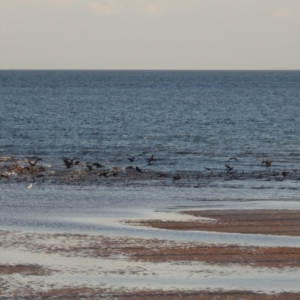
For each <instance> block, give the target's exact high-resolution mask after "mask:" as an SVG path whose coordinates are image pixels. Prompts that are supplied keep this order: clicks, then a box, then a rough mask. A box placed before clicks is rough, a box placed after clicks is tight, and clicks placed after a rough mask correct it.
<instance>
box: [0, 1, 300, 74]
mask: <svg viewBox="0 0 300 300" xmlns="http://www.w3.org/2000/svg"><path fill="white" fill-rule="evenodd" d="M0 69H300V1H299V0H0Z"/></svg>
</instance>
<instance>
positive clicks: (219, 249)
mask: <svg viewBox="0 0 300 300" xmlns="http://www.w3.org/2000/svg"><path fill="white" fill-rule="evenodd" d="M120 251H122V252H123V253H124V254H126V255H127V256H128V257H129V258H130V259H133V260H138V261H146V262H153V263H157V262H174V261H176V262H179V261H186V262H190V261H198V262H205V263H208V264H218V265H228V264H240V265H251V266H259V267H272V268H283V267H292V268H295V267H300V249H299V248H289V247H266V248H264V247H239V246H236V245H223V246H221V245H207V246H205V245H195V244H183V245H180V246H171V247H168V246H165V247H163V248H159V247H158V248H152V247H145V248H141V247H139V248H120Z"/></svg>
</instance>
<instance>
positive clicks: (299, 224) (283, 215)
mask: <svg viewBox="0 0 300 300" xmlns="http://www.w3.org/2000/svg"><path fill="white" fill-rule="evenodd" d="M182 213H184V214H188V215H191V216H195V217H206V218H212V219H214V222H207V221H203V220H201V219H200V218H199V220H191V221H163V220H141V221H139V222H128V223H131V224H136V225H137V224H139V225H143V226H149V227H154V228H161V229H169V230H202V231H215V232H228V233H244V234H268V235H286V236H300V210H206V211H184V212H182Z"/></svg>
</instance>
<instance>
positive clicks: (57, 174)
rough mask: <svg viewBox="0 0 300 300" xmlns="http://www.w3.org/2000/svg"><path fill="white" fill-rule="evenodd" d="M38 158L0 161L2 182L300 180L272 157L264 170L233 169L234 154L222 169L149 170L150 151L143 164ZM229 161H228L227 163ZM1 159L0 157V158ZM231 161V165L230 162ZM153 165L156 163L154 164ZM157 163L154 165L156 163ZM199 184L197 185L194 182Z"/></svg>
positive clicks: (30, 185)
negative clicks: (55, 162) (57, 163)
mask: <svg viewBox="0 0 300 300" xmlns="http://www.w3.org/2000/svg"><path fill="white" fill-rule="evenodd" d="M127 160H128V162H129V163H132V164H134V163H135V162H136V158H135V157H134V156H129V157H127ZM41 161H42V159H41V158H35V159H27V160H26V159H25V160H23V161H11V163H10V164H8V163H7V162H6V164H4V165H3V166H1V164H0V170H1V169H2V170H1V174H0V179H3V182H8V181H10V182H11V181H16V182H24V181H28V182H29V183H30V184H29V185H28V188H32V187H33V185H32V183H33V182H35V181H38V182H45V181H46V180H51V182H54V183H67V182H69V183H72V182H74V183H75V182H83V181H89V182H93V181H95V182H97V181H98V180H100V179H101V178H110V177H111V178H118V179H120V180H119V181H122V182H126V183H129V182H130V181H131V182H132V181H137V180H138V181H141V180H146V179H152V180H153V179H156V180H162V179H168V178H169V179H170V181H169V182H173V183H175V182H177V181H179V180H181V181H182V182H185V183H188V182H190V181H191V180H192V179H196V180H199V179H201V178H203V179H209V178H220V177H222V178H224V180H234V179H236V180H238V179H240V180H241V179H249V178H256V179H265V180H271V178H275V179H276V180H278V181H283V180H284V179H286V178H288V177H290V178H291V179H296V180H300V178H297V177H295V176H292V175H294V174H296V171H297V170H286V169H284V170H281V171H275V170H271V166H272V161H271V160H263V161H262V162H261V165H262V166H263V167H265V168H266V169H267V170H261V171H251V172H245V171H243V170H240V169H235V166H238V165H237V164H238V163H239V160H238V159H237V158H235V157H230V158H229V159H228V160H227V163H225V164H224V167H225V168H223V169H216V168H209V167H204V170H205V171H203V172H200V171H199V172H186V171H181V172H176V173H175V174H174V172H169V173H168V172H159V171H153V170H152V169H151V168H150V169H149V168H148V166H152V165H154V164H155V162H156V161H157V159H156V158H154V155H153V154H152V155H151V156H150V157H148V158H146V163H147V164H145V168H142V167H139V166H137V165H135V166H133V165H129V166H127V167H115V166H113V167H106V166H104V165H103V164H101V163H99V162H93V163H86V162H83V161H80V160H77V159H75V158H66V157H64V158H62V163H63V165H64V167H65V168H64V169H63V168H60V169H54V168H52V167H51V166H49V165H42V164H41V165H40V162H41ZM230 162H231V163H230ZM0 163H1V161H0ZM233 163H234V164H235V165H234V166H233V165H232V164H233ZM155 165H156V164H155ZM156 167H157V165H156ZM198 186H200V185H198Z"/></svg>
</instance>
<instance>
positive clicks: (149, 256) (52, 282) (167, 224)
mask: <svg viewBox="0 0 300 300" xmlns="http://www.w3.org/2000/svg"><path fill="white" fill-rule="evenodd" d="M181 213H182V214H185V215H190V216H193V218H191V220H185V219H184V220H181V221H174V220H159V219H152V220H131V221H126V224H131V225H134V226H148V227H155V228H160V229H162V230H190V231H191V230H203V231H214V232H229V233H243V234H250V233H251V234H268V235H270V234H272V235H278V236H282V235H286V236H299V233H300V226H299V225H300V224H299V223H300V221H299V220H300V218H299V217H300V211H295V210H255V211H253V210H252V211H250V210H244V211H242V210H239V211H237V210H230V211H229V210H226V211H225V210H209V211H208V210H207V211H186V212H181ZM195 217H196V218H195ZM0 256H1V263H0V299H6V298H7V297H12V298H21V299H26V298H27V299H48V298H49V299H50V298H51V299H58V298H60V299H64V298H68V299H85V298H86V299H90V298H93V299H98V298H106V299H161V298H162V297H163V298H164V299H225V300H227V299H232V300H235V299H249V300H250V299H299V298H300V292H299V291H298V290H297V291H292V290H285V287H284V286H283V285H284V282H283V283H282V287H280V288H279V287H276V282H275V284H274V285H272V286H270V288H268V289H266V290H264V289H261V287H262V286H263V285H262V286H260V285H259V284H258V286H254V284H253V285H252V284H251V282H253V283H255V282H256V281H255V280H256V278H255V276H256V275H255V274H256V272H257V274H258V276H259V274H260V273H263V274H265V275H267V276H268V275H269V276H270V278H272V276H274V274H275V275H276V276H277V275H278V274H279V275H280V274H284V273H285V272H287V274H290V273H291V272H292V273H293V274H298V273H299V269H298V268H299V267H300V246H299V247H287V246H284V247H283V246H280V247H279V246H276V245H274V246H272V247H260V246H251V245H239V244H218V243H201V242H180V241H169V240H160V239H147V238H134V237H114V236H97V235H86V234H72V233H42V232H27V231H26V232H25V231H11V230H3V231H0ZM245 274H246V275H245ZM243 276H246V277H245V280H247V278H248V277H247V276H250V277H249V278H248V279H249V286H248V288H243V285H241V287H239V288H236V287H235V286H234V285H232V284H231V283H232V282H233V281H232V280H235V278H238V277H243ZM207 278H208V279H210V280H211V281H209V282H210V285H209V286H205V282H206V280H207ZM228 278H229V279H228ZM230 278H231V279H232V280H231V279H230ZM287 278H288V277H287ZM190 279H191V280H192V281H191V282H190V285H189V284H186V285H185V284H184V281H185V280H190ZM220 279H221V281H222V282H223V285H220V286H219V285H218V280H220ZM226 280H227V281H226ZM251 280H252V281H251ZM201 281H203V283H201ZM212 282H214V284H212ZM267 282H268V281H267ZM291 289H292V288H291Z"/></svg>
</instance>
